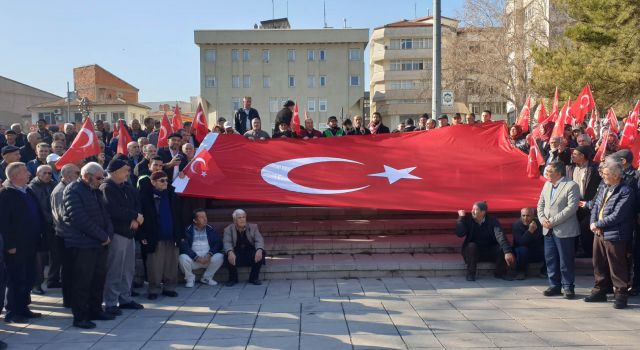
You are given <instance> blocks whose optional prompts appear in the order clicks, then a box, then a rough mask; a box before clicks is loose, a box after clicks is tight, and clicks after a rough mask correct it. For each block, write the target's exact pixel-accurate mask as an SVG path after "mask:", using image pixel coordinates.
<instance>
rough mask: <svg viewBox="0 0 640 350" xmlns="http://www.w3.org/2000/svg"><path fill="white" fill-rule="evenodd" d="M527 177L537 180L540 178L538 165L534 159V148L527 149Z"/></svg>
mask: <svg viewBox="0 0 640 350" xmlns="http://www.w3.org/2000/svg"><path fill="white" fill-rule="evenodd" d="M527 176H528V177H529V178H530V179H537V178H539V177H540V164H539V163H538V160H537V159H536V148H535V147H530V148H529V158H528V162H527Z"/></svg>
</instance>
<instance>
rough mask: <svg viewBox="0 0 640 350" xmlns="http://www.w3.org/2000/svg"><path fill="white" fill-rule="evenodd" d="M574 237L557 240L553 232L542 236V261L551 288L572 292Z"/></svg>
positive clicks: (574, 271) (574, 268) (574, 252)
mask: <svg viewBox="0 0 640 350" xmlns="http://www.w3.org/2000/svg"><path fill="white" fill-rule="evenodd" d="M575 240H576V238H575V237H569V238H558V237H556V235H554V234H553V230H550V231H549V233H548V234H547V235H546V236H544V259H545V261H546V263H547V275H548V276H549V285H550V286H551V287H557V288H560V287H562V288H563V289H565V290H573V289H574V285H575V280H576V266H575V262H576V261H575V254H576V250H575V247H576V246H575Z"/></svg>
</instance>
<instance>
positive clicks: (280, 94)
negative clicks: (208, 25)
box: [195, 19, 369, 130]
mask: <svg viewBox="0 0 640 350" xmlns="http://www.w3.org/2000/svg"><path fill="white" fill-rule="evenodd" d="M280 21H281V23H283V24H284V25H282V26H277V27H280V28H284V29H264V28H265V27H266V28H269V27H273V24H270V25H269V26H267V25H263V26H262V28H263V29H258V28H256V29H252V30H196V31H195V43H196V45H198V46H199V47H200V91H201V94H200V95H201V97H202V101H203V107H204V109H205V111H206V113H207V115H208V118H209V125H212V123H214V121H215V120H217V118H219V117H225V118H226V119H227V120H229V119H230V118H232V117H233V115H234V113H235V111H236V110H238V109H239V108H240V107H241V106H242V98H243V96H251V97H252V102H253V107H254V108H256V109H257V110H258V112H259V113H260V117H261V118H262V120H263V129H265V130H266V129H269V130H272V128H273V124H274V121H275V117H276V114H277V113H278V111H280V109H282V106H283V104H284V102H285V101H287V100H289V99H290V100H293V101H297V103H298V109H299V112H300V118H301V119H303V118H304V113H305V112H307V113H308V115H309V117H311V118H313V119H314V122H315V125H316V127H318V126H319V125H320V124H322V125H324V123H325V122H326V120H327V118H328V117H329V116H332V115H335V116H337V117H338V118H339V119H340V118H341V117H343V118H345V119H346V118H350V117H352V116H354V115H356V114H362V102H361V100H362V98H363V96H364V90H365V89H364V49H365V48H366V46H367V42H368V39H369V30H368V29H288V21H286V19H282V20H280ZM263 24H264V23H263ZM256 27H257V26H256Z"/></svg>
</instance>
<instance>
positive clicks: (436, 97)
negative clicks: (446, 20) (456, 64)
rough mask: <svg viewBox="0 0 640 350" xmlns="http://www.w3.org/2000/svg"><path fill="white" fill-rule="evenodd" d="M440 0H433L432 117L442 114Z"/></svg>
mask: <svg viewBox="0 0 640 350" xmlns="http://www.w3.org/2000/svg"><path fill="white" fill-rule="evenodd" d="M440 10H441V9H440V0H433V72H432V73H433V75H432V79H431V80H432V83H433V86H432V87H431V118H434V119H435V118H438V116H440V106H441V103H442V101H441V95H442V83H441V81H440V79H441V76H442V74H441V73H442V72H441V70H442V57H441V48H442V33H441V31H440Z"/></svg>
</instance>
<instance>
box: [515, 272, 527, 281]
mask: <svg viewBox="0 0 640 350" xmlns="http://www.w3.org/2000/svg"><path fill="white" fill-rule="evenodd" d="M525 279H527V274H526V273H524V272H518V273H517V274H516V280H518V281H523V280H525Z"/></svg>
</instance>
